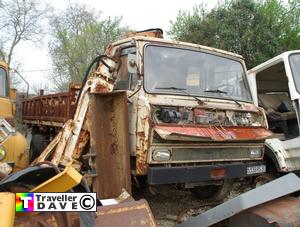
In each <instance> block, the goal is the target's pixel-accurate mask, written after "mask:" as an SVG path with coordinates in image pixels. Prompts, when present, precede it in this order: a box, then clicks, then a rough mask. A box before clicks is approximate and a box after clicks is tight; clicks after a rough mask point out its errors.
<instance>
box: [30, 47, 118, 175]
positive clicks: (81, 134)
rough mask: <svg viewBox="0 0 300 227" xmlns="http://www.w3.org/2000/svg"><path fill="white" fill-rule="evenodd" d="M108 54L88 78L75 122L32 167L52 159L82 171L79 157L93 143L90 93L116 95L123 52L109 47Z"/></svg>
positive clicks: (67, 124)
mask: <svg viewBox="0 0 300 227" xmlns="http://www.w3.org/2000/svg"><path fill="white" fill-rule="evenodd" d="M107 54H108V55H102V56H100V57H99V58H98V62H97V64H98V67H97V68H96V70H95V71H94V72H92V73H91V75H86V76H88V77H87V80H86V82H85V84H84V85H83V87H82V89H81V92H80V95H79V97H78V102H77V107H76V111H75V114H74V117H73V119H70V120H68V121H67V122H66V123H65V125H64V127H63V129H62V131H61V132H60V133H59V134H58V135H57V136H56V137H55V138H54V139H53V140H52V142H51V143H50V144H49V145H48V146H47V147H46V148H45V150H44V151H43V152H42V153H41V155H40V156H39V157H38V158H37V159H35V160H34V161H33V162H32V163H31V165H36V164H38V163H41V162H43V161H45V160H49V161H51V162H52V163H53V164H55V165H62V166H66V165H67V164H68V163H70V162H72V165H73V166H74V167H75V168H76V169H77V170H79V169H80V167H81V163H80V162H79V161H78V158H79V157H80V156H81V154H82V151H83V149H84V147H85V144H86V143H87V142H88V141H89V133H87V126H86V119H87V112H88V108H89V103H90V94H92V93H96V94H99V93H109V92H112V91H113V87H114V78H113V75H114V73H116V71H117V68H118V65H119V64H120V61H119V56H120V53H119V51H118V49H116V48H115V49H113V48H108V50H107ZM93 63H95V62H93ZM90 67H91V66H90ZM87 74H88V73H87Z"/></svg>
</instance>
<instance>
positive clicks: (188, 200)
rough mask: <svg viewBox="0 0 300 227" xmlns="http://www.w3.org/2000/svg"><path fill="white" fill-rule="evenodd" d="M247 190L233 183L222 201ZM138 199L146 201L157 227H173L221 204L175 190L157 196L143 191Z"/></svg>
mask: <svg viewBox="0 0 300 227" xmlns="http://www.w3.org/2000/svg"><path fill="white" fill-rule="evenodd" d="M249 189H250V187H247V186H245V185H242V184H241V183H234V185H233V190H232V191H231V192H230V194H229V195H228V196H227V198H226V199H225V200H224V201H226V200H228V199H231V198H234V197H236V196H238V195H239V194H241V193H242V192H245V191H247V190H249ZM138 197H143V198H145V199H146V200H147V201H148V203H149V205H150V207H151V210H152V212H153V214H154V217H155V220H156V223H157V225H158V226H159V227H173V226H174V225H175V224H176V223H177V222H178V221H185V220H188V219H189V218H190V217H192V216H196V215H198V214H201V213H203V212H205V211H206V210H209V209H210V208H212V207H214V206H217V205H218V204H221V203H222V202H223V201H219V202H208V201H203V200H199V199H197V198H196V197H195V196H194V195H193V194H192V193H191V192H190V191H180V190H176V189H171V190H170V189H169V190H166V191H165V192H162V193H158V194H157V195H153V194H151V193H150V192H149V191H144V192H143V194H140V195H139V196H138ZM218 226H226V225H224V224H223V225H218Z"/></svg>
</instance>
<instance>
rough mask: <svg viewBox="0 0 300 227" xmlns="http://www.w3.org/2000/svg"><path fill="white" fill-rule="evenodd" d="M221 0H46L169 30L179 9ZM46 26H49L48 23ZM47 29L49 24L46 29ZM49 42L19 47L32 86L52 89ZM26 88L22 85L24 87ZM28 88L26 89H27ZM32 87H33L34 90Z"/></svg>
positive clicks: (17, 53)
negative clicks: (75, 4) (76, 4)
mask: <svg viewBox="0 0 300 227" xmlns="http://www.w3.org/2000/svg"><path fill="white" fill-rule="evenodd" d="M218 1H219V0H173V1H170V0H169V1H168V0H151V1H149V0H148V1H143V0H108V1H101V0H98V1H97V0H77V1H76V0H68V1H67V0H46V1H45V2H48V4H49V5H50V6H52V7H53V10H55V11H59V10H61V11H62V10H64V9H65V7H66V6H67V5H68V3H71V4H73V3H79V4H85V5H87V6H89V7H91V8H94V9H97V10H99V11H101V17H102V18H106V17H108V16H112V17H114V16H118V17H120V16H122V24H123V25H127V26H129V27H130V28H132V29H134V30H137V31H138V30H145V29H149V28H162V29H163V30H164V32H165V33H166V32H167V31H168V30H169V27H170V20H173V21H174V20H175V18H176V15H177V14H178V12H179V10H192V9H193V7H194V6H195V5H198V4H202V3H203V4H205V5H206V6H207V7H208V8H212V7H214V6H215V5H216V4H217V2H218ZM45 26H46V25H45ZM45 29H46V30H47V27H46V28H45ZM47 46H48V44H47V41H46V40H44V41H43V42H41V43H39V44H38V45H35V44H33V43H31V42H22V43H20V45H19V46H17V48H16V51H15V54H14V58H15V60H16V61H18V62H21V65H20V68H19V69H20V70H19V71H20V73H21V74H22V75H23V76H24V77H25V78H26V80H27V81H28V82H29V84H30V85H31V87H34V88H37V87H38V88H46V89H47V90H48V91H50V92H51V91H52V90H53V89H52V85H51V82H50V81H48V79H47V77H49V74H50V73H51V68H52V65H51V59H50V57H49V54H48V49H47ZM21 89H22V88H21ZM23 89H24V88H23ZM31 90H32V89H31Z"/></svg>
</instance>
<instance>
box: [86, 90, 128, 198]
mask: <svg viewBox="0 0 300 227" xmlns="http://www.w3.org/2000/svg"><path fill="white" fill-rule="evenodd" d="M89 114H90V118H91V122H93V125H92V130H91V146H92V149H93V150H94V152H95V154H96V157H95V165H94V168H96V175H97V176H96V177H94V179H93V191H94V192H97V195H98V197H99V198H100V199H106V198H114V197H117V196H118V195H120V193H121V192H122V188H124V189H125V190H127V191H128V192H129V193H131V176H130V153H129V140H128V112H127V96H126V92H112V93H109V94H94V95H92V96H91V103H90V112H89ZM104 182H105V183H104Z"/></svg>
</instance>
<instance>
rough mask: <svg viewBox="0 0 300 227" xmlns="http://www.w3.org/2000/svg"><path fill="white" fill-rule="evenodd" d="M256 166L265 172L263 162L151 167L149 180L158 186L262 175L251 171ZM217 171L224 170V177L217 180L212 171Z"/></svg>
mask: <svg viewBox="0 0 300 227" xmlns="http://www.w3.org/2000/svg"><path fill="white" fill-rule="evenodd" d="M255 166H264V171H265V164H264V163H263V162H261V161H259V162H248V163H230V164H218V165H217V164H216V165H201V166H179V167H178V166H176V167H164V166H149V168H148V179H147V180H148V183H149V184H151V185H156V184H174V183H191V182H203V181H212V180H222V179H233V178H243V177H248V176H255V175H257V174H261V173H262V172H260V173H255V172H251V171H249V168H251V167H255ZM217 169H218V170H219V169H224V171H225V175H224V177H221V178H215V177H214V176H212V171H214V170H217Z"/></svg>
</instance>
